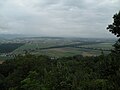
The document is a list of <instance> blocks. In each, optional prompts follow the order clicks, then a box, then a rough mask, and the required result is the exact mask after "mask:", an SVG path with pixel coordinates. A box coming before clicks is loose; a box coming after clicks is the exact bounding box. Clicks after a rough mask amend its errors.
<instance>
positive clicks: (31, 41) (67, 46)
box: [0, 37, 115, 60]
mask: <svg viewBox="0 0 120 90" xmlns="http://www.w3.org/2000/svg"><path fill="white" fill-rule="evenodd" d="M114 43H115V40H114V39H88V38H58V37H54V38H52V37H51V38H50V37H30V38H15V39H10V40H4V42H1V43H0V60H6V59H9V58H12V57H14V56H15V55H18V54H25V53H26V52H28V53H31V54H35V55H48V56H50V57H53V58H59V57H68V56H74V55H83V56H98V55H100V54H101V53H102V52H104V53H105V54H108V53H109V52H110V50H111V49H113V48H112V45H113V44H114Z"/></svg>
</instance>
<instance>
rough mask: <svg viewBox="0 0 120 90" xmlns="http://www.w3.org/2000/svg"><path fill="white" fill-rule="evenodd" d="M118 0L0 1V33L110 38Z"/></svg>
mask: <svg viewBox="0 0 120 90" xmlns="http://www.w3.org/2000/svg"><path fill="white" fill-rule="evenodd" d="M119 10H120V0H0V34H26V35H36V36H66V37H70V36H71V37H105V38H107V37H114V36H113V35H112V34H111V33H109V32H108V31H107V30H106V27H107V25H108V24H110V23H112V16H113V15H114V14H115V13H117V12H118V11H119Z"/></svg>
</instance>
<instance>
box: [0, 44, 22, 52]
mask: <svg viewBox="0 0 120 90" xmlns="http://www.w3.org/2000/svg"><path fill="white" fill-rule="evenodd" d="M22 45H24V43H5V44H0V53H10V52H12V51H14V50H15V49H17V48H19V47H20V46H22Z"/></svg>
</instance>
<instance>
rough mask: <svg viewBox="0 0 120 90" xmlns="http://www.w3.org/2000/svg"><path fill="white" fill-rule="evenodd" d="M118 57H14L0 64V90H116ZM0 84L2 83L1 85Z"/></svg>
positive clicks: (119, 58) (118, 87) (119, 75)
mask: <svg viewBox="0 0 120 90" xmlns="http://www.w3.org/2000/svg"><path fill="white" fill-rule="evenodd" d="M118 60H120V56H119V55H118V56H116V55H113V54H110V55H108V56H105V55H101V56H98V57H83V56H73V57H64V58H60V59H51V58H49V57H47V56H35V55H30V54H27V55H26V56H20V55H19V56H17V57H16V58H15V59H14V60H8V61H6V62H4V63H3V64H1V65H0V73H1V74H0V78H3V79H1V80H2V81H0V87H1V89H2V90H118V89H120V84H119V81H120V71H119V69H120V62H118ZM6 66H8V67H6ZM1 82H2V83H1Z"/></svg>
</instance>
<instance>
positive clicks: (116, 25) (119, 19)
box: [107, 11, 120, 54]
mask: <svg viewBox="0 0 120 90" xmlns="http://www.w3.org/2000/svg"><path fill="white" fill-rule="evenodd" d="M107 29H108V30H109V31H110V32H111V33H113V34H114V35H116V36H117V37H118V38H119V37H120V11H119V12H118V13H116V14H115V15H114V16H113V23H112V24H110V25H108V27H107ZM114 48H115V49H114V52H115V53H117V54H120V38H119V39H118V41H117V42H116V43H115V44H114Z"/></svg>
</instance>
